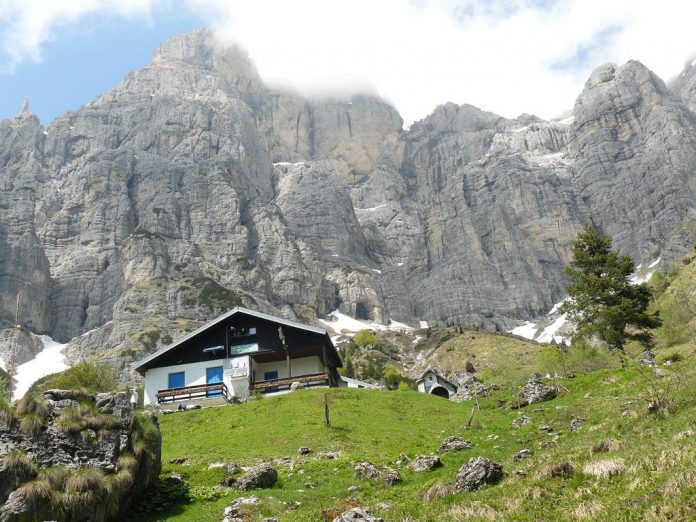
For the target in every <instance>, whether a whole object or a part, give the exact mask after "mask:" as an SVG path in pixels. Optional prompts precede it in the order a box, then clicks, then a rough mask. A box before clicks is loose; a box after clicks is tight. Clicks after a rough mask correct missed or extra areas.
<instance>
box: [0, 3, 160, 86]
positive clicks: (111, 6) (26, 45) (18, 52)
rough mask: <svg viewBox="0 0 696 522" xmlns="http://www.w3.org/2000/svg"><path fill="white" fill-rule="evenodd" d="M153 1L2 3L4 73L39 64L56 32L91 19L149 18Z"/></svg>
mask: <svg viewBox="0 0 696 522" xmlns="http://www.w3.org/2000/svg"><path fill="white" fill-rule="evenodd" d="M152 3H153V1H152V0H0V29H1V30H2V31H1V34H0V44H1V45H2V50H3V51H4V53H5V54H6V55H7V57H8V61H7V63H4V64H2V65H0V71H4V72H13V71H14V68H15V67H16V66H17V64H19V63H20V62H22V61H24V60H33V61H39V60H40V59H41V45H42V44H44V43H45V42H46V41H48V40H50V39H51V38H52V37H53V35H54V32H55V30H56V29H57V28H58V27H60V26H62V25H67V24H71V23H75V22H78V21H79V20H81V19H83V18H84V17H85V16H87V15H92V14H100V13H101V14H109V15H119V16H127V17H136V16H137V17H148V16H149V14H150V7H151V4H152Z"/></svg>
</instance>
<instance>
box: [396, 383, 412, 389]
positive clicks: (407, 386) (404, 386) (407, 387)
mask: <svg viewBox="0 0 696 522" xmlns="http://www.w3.org/2000/svg"><path fill="white" fill-rule="evenodd" d="M398 390H399V391H411V390H412V388H411V387H410V386H409V385H408V383H407V382H406V381H401V382H400V383H399V388H398Z"/></svg>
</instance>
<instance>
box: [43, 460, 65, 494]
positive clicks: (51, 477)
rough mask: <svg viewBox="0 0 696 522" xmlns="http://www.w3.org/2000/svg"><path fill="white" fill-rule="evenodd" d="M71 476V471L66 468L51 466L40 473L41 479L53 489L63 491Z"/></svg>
mask: <svg viewBox="0 0 696 522" xmlns="http://www.w3.org/2000/svg"><path fill="white" fill-rule="evenodd" d="M69 476H70V470H69V469H68V468H66V467H65V466H51V467H50V468H44V469H42V470H41V471H40V472H39V478H40V479H41V480H43V481H45V482H47V483H48V484H49V485H50V486H51V488H52V489H54V490H56V491H61V490H62V489H63V488H64V487H65V483H66V482H67V480H68V477H69Z"/></svg>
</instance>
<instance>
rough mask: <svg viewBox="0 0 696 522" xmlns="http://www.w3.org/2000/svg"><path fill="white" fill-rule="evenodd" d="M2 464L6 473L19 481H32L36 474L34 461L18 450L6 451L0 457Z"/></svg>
mask: <svg viewBox="0 0 696 522" xmlns="http://www.w3.org/2000/svg"><path fill="white" fill-rule="evenodd" d="M2 464H3V467H4V468H5V471H6V472H9V473H12V474H13V475H14V476H15V477H16V478H17V479H19V480H28V479H33V478H34V477H36V474H37V473H38V470H37V468H36V464H34V461H33V460H31V458H30V457H29V456H28V455H27V454H26V453H24V452H23V451H21V450H18V449H13V450H10V451H8V452H7V453H6V454H5V455H4V456H3V457H2Z"/></svg>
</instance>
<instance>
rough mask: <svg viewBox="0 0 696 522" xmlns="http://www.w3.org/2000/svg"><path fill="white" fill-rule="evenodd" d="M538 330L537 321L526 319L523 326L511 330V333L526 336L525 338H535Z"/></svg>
mask: <svg viewBox="0 0 696 522" xmlns="http://www.w3.org/2000/svg"><path fill="white" fill-rule="evenodd" d="M538 330H539V327H538V326H537V324H536V323H533V322H531V321H526V322H525V323H524V324H523V325H522V326H518V327H516V328H513V329H512V330H510V332H509V333H511V334H512V335H519V336H520V337H524V338H525V339H534V338H535V337H536V334H537V331H538Z"/></svg>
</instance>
